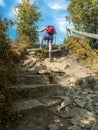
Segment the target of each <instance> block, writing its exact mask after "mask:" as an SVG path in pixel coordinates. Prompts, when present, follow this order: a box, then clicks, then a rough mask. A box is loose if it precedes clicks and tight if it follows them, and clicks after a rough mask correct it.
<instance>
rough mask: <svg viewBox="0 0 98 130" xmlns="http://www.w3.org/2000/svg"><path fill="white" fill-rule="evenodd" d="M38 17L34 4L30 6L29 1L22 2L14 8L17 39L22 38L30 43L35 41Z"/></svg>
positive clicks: (23, 0)
mask: <svg viewBox="0 0 98 130" xmlns="http://www.w3.org/2000/svg"><path fill="white" fill-rule="evenodd" d="M40 16H41V14H40V12H38V11H37V6H36V3H33V4H31V3H30V0H22V3H20V4H18V5H17V6H16V24H17V34H18V39H19V38H20V37H22V36H23V37H25V38H27V39H29V41H30V42H31V43H32V42H35V41H36V40H37V38H38V37H37V33H36V28H37V26H36V22H37V21H38V20H39V19H40Z"/></svg>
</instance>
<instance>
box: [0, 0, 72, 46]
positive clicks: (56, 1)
mask: <svg viewBox="0 0 98 130" xmlns="http://www.w3.org/2000/svg"><path fill="white" fill-rule="evenodd" d="M34 1H36V3H37V6H38V7H39V10H40V11H41V12H42V16H41V19H42V20H41V21H39V22H38V23H37V25H38V27H39V29H42V28H43V27H45V26H47V25H49V24H51V25H54V26H55V28H56V31H57V35H56V43H57V44H60V43H62V42H63V40H64V38H65V37H66V30H65V28H66V27H73V25H72V24H71V23H68V21H66V20H65V16H66V15H68V11H67V7H68V5H69V2H68V1H67V0H31V1H30V2H31V3H33V2H34ZM20 2H21V0H0V13H1V14H2V16H3V17H5V18H8V19H12V20H14V9H15V6H16V5H17V4H19V3H20ZM9 34H10V38H11V39H14V38H15V37H16V33H15V27H12V29H11V30H10V31H9ZM43 35H44V33H39V37H42V36H43Z"/></svg>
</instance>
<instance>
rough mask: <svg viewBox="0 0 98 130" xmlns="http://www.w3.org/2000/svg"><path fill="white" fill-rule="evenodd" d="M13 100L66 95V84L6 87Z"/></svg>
mask: <svg viewBox="0 0 98 130" xmlns="http://www.w3.org/2000/svg"><path fill="white" fill-rule="evenodd" d="M5 91H6V93H7V92H8V94H9V97H10V99H11V100H17V99H27V98H28V99H31V98H38V97H45V96H57V95H64V86H61V85H59V84H39V85H38V84H35V85H18V86H13V87H9V88H7V90H6V89H5Z"/></svg>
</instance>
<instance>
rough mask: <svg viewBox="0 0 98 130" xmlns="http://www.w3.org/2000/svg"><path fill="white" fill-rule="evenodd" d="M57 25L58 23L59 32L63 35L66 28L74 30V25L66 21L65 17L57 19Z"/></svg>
mask: <svg viewBox="0 0 98 130" xmlns="http://www.w3.org/2000/svg"><path fill="white" fill-rule="evenodd" d="M56 23H57V26H58V28H59V30H60V31H61V32H63V33H64V32H65V31H66V27H68V28H73V24H72V23H69V22H68V21H66V19H65V18H64V17H61V18H60V17H59V18H56Z"/></svg>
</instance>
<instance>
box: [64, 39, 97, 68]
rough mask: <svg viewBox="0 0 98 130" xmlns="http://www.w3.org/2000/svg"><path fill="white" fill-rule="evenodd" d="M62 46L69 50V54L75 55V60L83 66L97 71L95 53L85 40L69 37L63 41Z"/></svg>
mask: <svg viewBox="0 0 98 130" xmlns="http://www.w3.org/2000/svg"><path fill="white" fill-rule="evenodd" d="M64 46H66V47H67V48H69V52H70V53H71V54H74V55H76V57H77V60H78V61H80V62H82V64H83V65H86V66H87V67H91V68H93V69H95V70H96V69H97V63H98V60H97V59H98V56H97V53H96V52H95V51H94V50H93V49H92V48H91V47H90V45H89V44H88V41H87V40H85V39H82V38H80V37H70V38H68V39H67V40H65V42H64Z"/></svg>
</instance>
